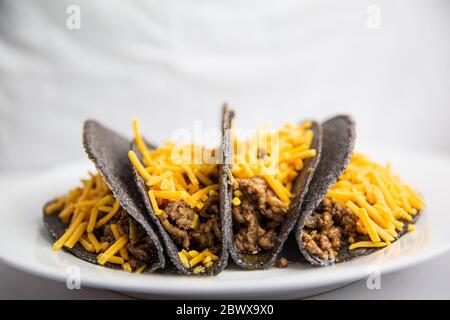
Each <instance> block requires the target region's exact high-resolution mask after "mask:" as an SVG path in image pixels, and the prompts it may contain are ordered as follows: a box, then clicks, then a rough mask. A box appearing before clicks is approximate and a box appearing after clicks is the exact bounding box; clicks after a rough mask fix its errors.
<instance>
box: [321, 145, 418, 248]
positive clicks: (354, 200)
mask: <svg viewBox="0 0 450 320" xmlns="http://www.w3.org/2000/svg"><path fill="white" fill-rule="evenodd" d="M327 197H328V198H330V199H331V201H332V202H334V203H339V204H341V205H343V206H345V207H347V208H348V209H350V210H351V211H352V212H353V213H354V214H355V216H356V217H357V231H358V233H360V234H363V235H364V234H367V235H368V236H369V238H370V241H360V242H355V243H353V244H351V245H350V250H353V249H357V248H373V247H385V246H387V245H389V244H390V243H391V242H392V241H395V239H396V238H397V237H398V232H400V231H402V230H403V229H404V227H405V222H406V223H407V222H410V221H412V220H413V216H414V215H415V214H417V212H419V211H421V210H422V209H423V208H424V200H423V198H422V197H421V196H420V195H419V194H418V193H417V192H415V191H414V190H413V189H412V188H410V187H409V186H407V185H406V184H405V183H403V182H402V181H401V180H400V179H399V178H398V177H397V176H396V175H395V174H393V173H392V171H391V168H390V165H386V166H382V165H380V164H378V163H375V162H372V161H371V160H369V158H367V157H366V156H364V155H362V154H358V153H356V154H354V155H353V157H352V159H351V160H350V164H349V166H348V167H347V169H346V170H345V171H344V173H343V174H342V176H341V177H340V178H339V179H338V181H337V182H336V183H335V184H334V185H333V186H332V187H331V188H330V189H329V190H328V193H327ZM414 229H415V226H414V225H413V224H408V226H407V231H412V230H414Z"/></svg>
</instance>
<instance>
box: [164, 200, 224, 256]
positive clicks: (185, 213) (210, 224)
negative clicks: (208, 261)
mask: <svg viewBox="0 0 450 320" xmlns="http://www.w3.org/2000/svg"><path fill="white" fill-rule="evenodd" d="M163 210H164V213H163V214H161V215H160V216H158V217H159V219H160V220H161V223H162V225H163V227H164V229H166V231H167V232H168V233H169V234H170V235H171V236H172V239H173V240H174V242H175V243H177V244H178V245H180V246H182V247H183V248H184V249H186V250H193V249H194V250H204V249H210V250H211V252H213V253H215V252H218V251H219V245H220V242H221V240H222V231H221V222H220V213H219V197H218V196H209V198H208V200H206V202H205V205H204V206H203V208H202V209H201V210H199V209H197V208H191V207H190V206H189V204H187V203H186V202H184V201H170V202H168V203H167V204H166V205H165V207H163ZM195 214H198V216H199V223H198V224H197V226H194V225H193V222H194V217H195Z"/></svg>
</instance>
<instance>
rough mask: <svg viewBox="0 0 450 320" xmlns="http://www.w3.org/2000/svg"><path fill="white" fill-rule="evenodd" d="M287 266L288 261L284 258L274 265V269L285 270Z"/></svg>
mask: <svg viewBox="0 0 450 320" xmlns="http://www.w3.org/2000/svg"><path fill="white" fill-rule="evenodd" d="M287 266H288V261H287V259H286V258H281V259H280V260H278V261H277V263H275V267H277V268H286V267H287Z"/></svg>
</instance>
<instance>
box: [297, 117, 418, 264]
mask: <svg viewBox="0 0 450 320" xmlns="http://www.w3.org/2000/svg"><path fill="white" fill-rule="evenodd" d="M355 138H356V135H355V124H354V122H353V120H352V119H351V118H349V117H347V116H338V117H334V118H332V119H330V120H328V121H326V122H325V123H323V148H322V157H321V161H320V163H319V166H318V168H317V170H316V173H315V174H314V177H313V179H312V181H311V184H310V187H309V191H308V195H307V197H306V199H305V202H304V205H303V207H302V212H301V215H300V219H299V221H298V225H297V227H296V233H295V237H296V240H297V244H298V246H299V249H300V251H301V253H302V255H303V256H304V257H305V258H306V259H307V260H308V261H309V262H310V263H311V264H313V265H331V264H334V263H339V262H343V261H347V260H351V259H354V258H356V257H359V256H362V255H367V254H370V253H372V252H374V251H376V250H379V249H381V248H385V247H387V246H389V245H390V244H391V243H392V242H394V241H395V240H397V239H398V238H399V237H400V236H402V235H403V234H405V233H406V232H407V231H413V230H414V229H415V226H414V223H415V221H416V220H417V218H418V217H419V212H420V211H421V210H423V208H424V200H423V199H422V197H421V196H420V195H419V194H418V193H417V192H416V191H414V190H413V189H412V188H411V187H410V186H408V185H407V184H405V183H404V182H403V181H402V180H400V178H399V177H398V176H397V175H395V174H394V173H393V172H392V169H391V167H390V165H389V164H388V165H386V166H383V165H380V164H378V163H376V162H373V161H371V160H370V159H369V158H368V157H367V156H365V155H363V154H360V153H353V149H354V143H355Z"/></svg>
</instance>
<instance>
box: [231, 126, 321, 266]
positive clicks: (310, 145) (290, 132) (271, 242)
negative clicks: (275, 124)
mask: <svg viewBox="0 0 450 320" xmlns="http://www.w3.org/2000/svg"><path fill="white" fill-rule="evenodd" d="M225 129H226V131H227V132H228V133H226V134H224V141H225V142H226V143H230V146H231V147H230V148H229V150H227V152H225V154H228V155H229V158H230V159H232V163H231V167H230V170H229V171H228V190H229V193H232V196H231V198H232V199H231V201H229V202H228V204H229V205H228V208H227V209H228V210H227V215H228V216H229V217H231V220H232V222H231V223H230V224H229V231H228V232H229V234H230V236H229V237H228V241H229V244H228V247H229V252H230V256H231V257H232V259H233V261H234V262H235V263H236V264H237V265H239V266H240V267H242V268H245V269H259V268H264V267H266V266H269V265H271V264H273V263H274V262H275V261H276V260H277V258H278V256H279V253H280V251H281V250H282V247H283V244H284V242H285V241H286V239H287V237H288V235H289V233H290V232H291V230H292V229H293V228H294V226H295V224H296V222H297V219H298V217H299V212H300V206H301V204H302V201H303V199H304V196H305V194H306V192H307V191H308V186H309V183H310V181H311V178H312V176H313V174H314V171H315V169H316V166H317V164H318V162H319V159H320V154H321V148H322V147H321V143H322V129H321V125H320V124H319V123H317V122H315V121H304V122H302V123H300V124H287V125H285V126H284V127H282V128H281V129H279V130H277V131H275V132H270V131H269V130H267V129H260V130H257V132H256V134H255V135H254V136H252V137H251V138H249V139H248V140H245V141H241V140H239V139H238V138H237V137H236V135H235V132H234V131H233V129H232V130H229V129H231V128H230V127H228V128H225Z"/></svg>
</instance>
